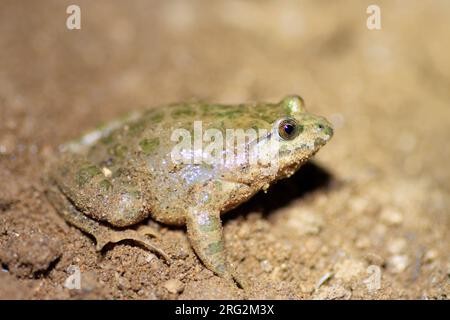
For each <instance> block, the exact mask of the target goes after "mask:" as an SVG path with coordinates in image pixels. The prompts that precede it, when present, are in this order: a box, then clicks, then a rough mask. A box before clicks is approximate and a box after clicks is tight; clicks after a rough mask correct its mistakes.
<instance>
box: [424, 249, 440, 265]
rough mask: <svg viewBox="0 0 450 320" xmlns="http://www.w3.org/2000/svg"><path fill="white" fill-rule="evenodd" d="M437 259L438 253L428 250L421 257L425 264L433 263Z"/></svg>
mask: <svg viewBox="0 0 450 320" xmlns="http://www.w3.org/2000/svg"><path fill="white" fill-rule="evenodd" d="M437 257H438V252H437V251H436V250H434V249H431V250H428V251H427V252H425V255H424V257H423V260H424V261H425V262H433V261H434V260H436V258H437Z"/></svg>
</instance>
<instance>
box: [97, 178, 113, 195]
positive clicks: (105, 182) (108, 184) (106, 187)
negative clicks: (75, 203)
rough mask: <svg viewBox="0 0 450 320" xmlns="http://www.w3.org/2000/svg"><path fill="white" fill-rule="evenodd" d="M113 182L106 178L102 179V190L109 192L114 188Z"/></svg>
mask: <svg viewBox="0 0 450 320" xmlns="http://www.w3.org/2000/svg"><path fill="white" fill-rule="evenodd" d="M112 187H113V186H112V184H111V182H109V181H108V180H106V179H104V180H102V181H100V190H101V191H102V192H108V191H111V190H112Z"/></svg>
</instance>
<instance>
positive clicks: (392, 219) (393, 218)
mask: <svg viewBox="0 0 450 320" xmlns="http://www.w3.org/2000/svg"><path fill="white" fill-rule="evenodd" d="M380 218H381V220H382V221H383V222H384V223H386V224H387V225H391V226H398V225H400V224H402V222H403V215H402V214H401V212H399V211H398V210H396V209H394V208H385V209H383V211H382V212H381V215H380Z"/></svg>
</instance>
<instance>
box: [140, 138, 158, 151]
mask: <svg viewBox="0 0 450 320" xmlns="http://www.w3.org/2000/svg"><path fill="white" fill-rule="evenodd" d="M139 146H140V147H141V150H142V152H144V153H145V154H150V153H152V152H153V151H155V150H156V148H157V147H158V146H159V138H152V139H143V140H141V141H140V142H139Z"/></svg>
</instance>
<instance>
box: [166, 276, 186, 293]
mask: <svg viewBox="0 0 450 320" xmlns="http://www.w3.org/2000/svg"><path fill="white" fill-rule="evenodd" d="M163 287H164V288H166V289H167V291H169V292H170V293H181V292H183V290H184V283H183V282H181V281H180V280H178V279H170V280H167V281H166V282H165V283H164V285H163Z"/></svg>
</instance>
